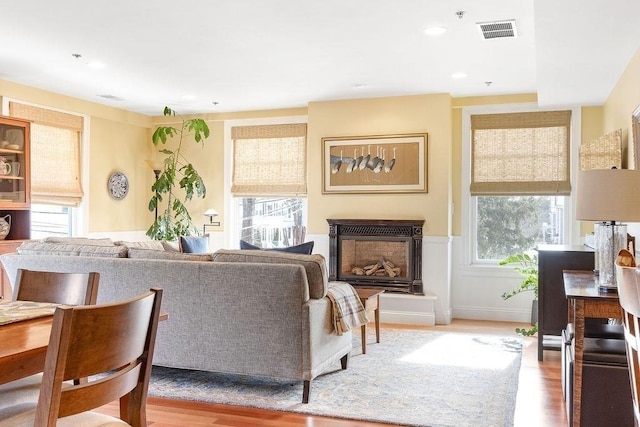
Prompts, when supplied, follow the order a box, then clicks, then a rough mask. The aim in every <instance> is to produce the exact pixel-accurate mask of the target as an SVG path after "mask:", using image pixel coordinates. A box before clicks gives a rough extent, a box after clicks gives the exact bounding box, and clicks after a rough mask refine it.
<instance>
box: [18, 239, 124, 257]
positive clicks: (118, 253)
mask: <svg viewBox="0 0 640 427" xmlns="http://www.w3.org/2000/svg"><path fill="white" fill-rule="evenodd" d="M17 251H18V253H19V254H21V255H58V256H85V257H102V258H126V257H127V252H128V251H127V247H126V246H115V245H111V246H96V245H84V244H65V243H43V242H38V241H33V240H30V241H26V242H23V243H22V244H21V245H20V246H18V249H17Z"/></svg>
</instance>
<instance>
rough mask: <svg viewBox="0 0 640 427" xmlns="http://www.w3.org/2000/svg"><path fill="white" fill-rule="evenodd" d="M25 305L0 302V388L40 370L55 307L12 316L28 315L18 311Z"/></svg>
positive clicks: (41, 306) (163, 318) (162, 316)
mask: <svg viewBox="0 0 640 427" xmlns="http://www.w3.org/2000/svg"><path fill="white" fill-rule="evenodd" d="M25 303H26V304H29V303H31V302H22V301H1V300H0V384H4V383H7V382H10V381H14V380H17V379H20V378H24V377H28V376H30V375H33V374H37V373H40V372H42V371H43V370H44V362H45V358H46V355H47V346H48V345H49V337H50V335H51V327H52V326H53V313H54V311H55V307H56V306H57V305H58V304H49V303H31V304H38V305H39V306H40V309H39V310H40V312H39V313H37V314H33V313H31V314H28V313H27V314H25V315H15V316H14V314H15V313H16V312H17V311H28V310H20V309H21V308H24V306H25ZM45 306H50V308H49V309H46V308H43V307H45ZM3 314H4V315H3ZM9 317H15V318H13V319H8V318H9ZM166 319H168V315H167V314H166V313H160V316H159V320H161V321H162V320H166Z"/></svg>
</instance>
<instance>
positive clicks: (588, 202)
mask: <svg viewBox="0 0 640 427" xmlns="http://www.w3.org/2000/svg"><path fill="white" fill-rule="evenodd" d="M639 195H640V170H632V169H615V168H614V169H592V170H586V171H579V172H578V180H577V188H576V219H579V220H584V221H597V222H596V224H595V226H594V231H595V236H596V244H595V256H596V272H597V274H598V284H599V288H600V290H603V291H609V290H611V291H615V290H617V286H616V277H615V272H616V269H615V259H616V256H617V255H618V251H619V250H620V249H626V247H627V226H626V225H624V224H620V223H619V222H618V221H627V222H640V196H639Z"/></svg>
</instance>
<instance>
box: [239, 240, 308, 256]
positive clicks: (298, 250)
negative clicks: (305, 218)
mask: <svg viewBox="0 0 640 427" xmlns="http://www.w3.org/2000/svg"><path fill="white" fill-rule="evenodd" d="M240 249H246V250H261V251H280V252H289V253H293V254H306V255H311V252H313V240H312V241H310V242H305V243H301V244H299V245H295V246H288V247H286V248H268V249H263V248H261V247H259V246H256V245H252V244H251V243H249V242H246V241H244V240H240Z"/></svg>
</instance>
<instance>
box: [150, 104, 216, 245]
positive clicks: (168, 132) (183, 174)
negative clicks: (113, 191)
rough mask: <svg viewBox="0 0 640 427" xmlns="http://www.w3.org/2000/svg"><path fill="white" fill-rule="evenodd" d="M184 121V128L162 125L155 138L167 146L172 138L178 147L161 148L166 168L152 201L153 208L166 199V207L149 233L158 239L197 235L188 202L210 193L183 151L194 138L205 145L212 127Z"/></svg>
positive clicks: (155, 185)
mask: <svg viewBox="0 0 640 427" xmlns="http://www.w3.org/2000/svg"><path fill="white" fill-rule="evenodd" d="M163 115H165V116H176V113H175V111H173V110H172V109H171V108H169V107H164V112H163ZM181 120H182V126H181V127H179V128H177V127H173V126H161V127H158V128H157V129H156V130H155V132H154V133H153V136H152V137H151V141H152V142H153V145H154V146H158V144H162V145H164V146H166V144H167V142H168V141H169V142H171V143H172V144H173V143H174V142H175V149H171V150H170V149H168V148H163V149H161V150H159V152H160V153H162V154H164V155H165V156H166V157H165V159H164V161H163V164H164V170H162V171H161V172H160V174H159V175H158V178H157V179H156V181H155V182H154V183H153V186H152V187H151V189H152V190H153V192H154V194H153V196H152V197H151V199H150V200H149V210H150V211H154V210H155V209H156V208H157V207H159V206H160V205H161V203H163V202H165V198H166V205H164V206H165V207H164V210H163V211H162V212H161V214H159V215H158V218H156V220H155V221H154V222H153V224H152V225H151V227H149V229H148V230H147V236H149V237H150V238H152V239H155V240H176V239H177V238H178V236H185V235H191V234H197V232H198V231H197V229H196V227H195V226H194V225H193V222H192V220H191V215H189V211H188V210H187V208H186V206H185V202H187V201H189V200H191V199H192V198H193V196H196V197H198V198H202V199H203V198H205V196H206V194H207V189H206V186H205V185H204V181H203V180H202V177H201V176H200V174H199V173H198V172H197V171H196V169H195V168H194V167H193V165H192V164H191V163H190V162H189V161H188V160H187V159H186V158H185V156H184V155H183V154H182V148H183V144H184V143H185V142H186V141H187V139H189V138H191V137H192V138H193V140H194V141H195V142H196V143H198V144H201V145H202V146H204V140H205V139H206V138H208V137H209V126H207V123H206V122H205V121H204V120H203V119H198V118H194V119H188V120H185V119H181Z"/></svg>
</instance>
